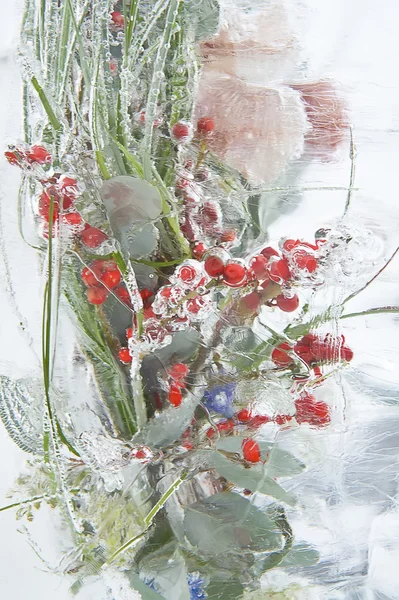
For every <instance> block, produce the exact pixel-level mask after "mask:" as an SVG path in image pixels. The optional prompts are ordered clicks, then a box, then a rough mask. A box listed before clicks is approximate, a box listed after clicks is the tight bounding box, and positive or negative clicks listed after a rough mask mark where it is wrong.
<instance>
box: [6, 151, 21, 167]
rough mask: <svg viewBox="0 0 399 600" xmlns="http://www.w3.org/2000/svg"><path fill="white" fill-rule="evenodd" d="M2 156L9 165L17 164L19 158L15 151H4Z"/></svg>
mask: <svg viewBox="0 0 399 600" xmlns="http://www.w3.org/2000/svg"><path fill="white" fill-rule="evenodd" d="M4 156H5V157H6V159H7V160H8V162H9V163H10V165H19V162H20V159H19V157H18V156H17V155H16V154H15V152H4Z"/></svg>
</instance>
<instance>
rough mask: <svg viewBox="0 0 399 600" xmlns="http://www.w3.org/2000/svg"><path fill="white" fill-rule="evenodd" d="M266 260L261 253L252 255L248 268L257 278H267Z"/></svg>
mask: <svg viewBox="0 0 399 600" xmlns="http://www.w3.org/2000/svg"><path fill="white" fill-rule="evenodd" d="M267 265H268V260H267V258H265V257H264V256H263V255H262V254H258V255H257V256H254V257H253V258H252V260H251V261H250V263H249V266H250V268H251V269H252V271H253V272H254V273H255V275H256V277H257V278H258V279H261V280H263V279H268V278H269V273H268V270H267Z"/></svg>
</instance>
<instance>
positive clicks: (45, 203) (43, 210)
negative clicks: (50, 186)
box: [37, 190, 60, 223]
mask: <svg viewBox="0 0 399 600" xmlns="http://www.w3.org/2000/svg"><path fill="white" fill-rule="evenodd" d="M58 199H59V195H58V194H57V193H53V192H52V191H50V190H48V193H47V192H42V193H41V194H40V198H39V203H38V207H37V210H38V213H39V215H40V216H41V217H42V218H43V219H44V220H45V221H46V223H49V221H50V211H51V201H52V203H53V209H52V210H53V219H52V220H53V223H55V222H56V221H57V220H58V217H59V214H60V205H59V204H58V202H57V200H58Z"/></svg>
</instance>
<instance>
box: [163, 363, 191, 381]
mask: <svg viewBox="0 0 399 600" xmlns="http://www.w3.org/2000/svg"><path fill="white" fill-rule="evenodd" d="M188 371H189V369H188V366H187V365H185V364H184V363H175V364H174V365H172V366H171V367H170V369H169V371H168V372H169V375H170V377H171V378H172V379H174V380H175V381H184V380H185V378H186V377H187V375H188Z"/></svg>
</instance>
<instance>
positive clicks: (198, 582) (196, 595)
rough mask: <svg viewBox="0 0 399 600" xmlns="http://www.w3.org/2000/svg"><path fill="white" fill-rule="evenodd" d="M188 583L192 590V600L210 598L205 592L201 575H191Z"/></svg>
mask: <svg viewBox="0 0 399 600" xmlns="http://www.w3.org/2000/svg"><path fill="white" fill-rule="evenodd" d="M187 582H188V587H189V588H190V600H202V599H203V598H207V597H208V594H207V593H206V592H205V591H204V580H203V579H202V578H201V575H200V574H199V573H189V575H188V577H187Z"/></svg>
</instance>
